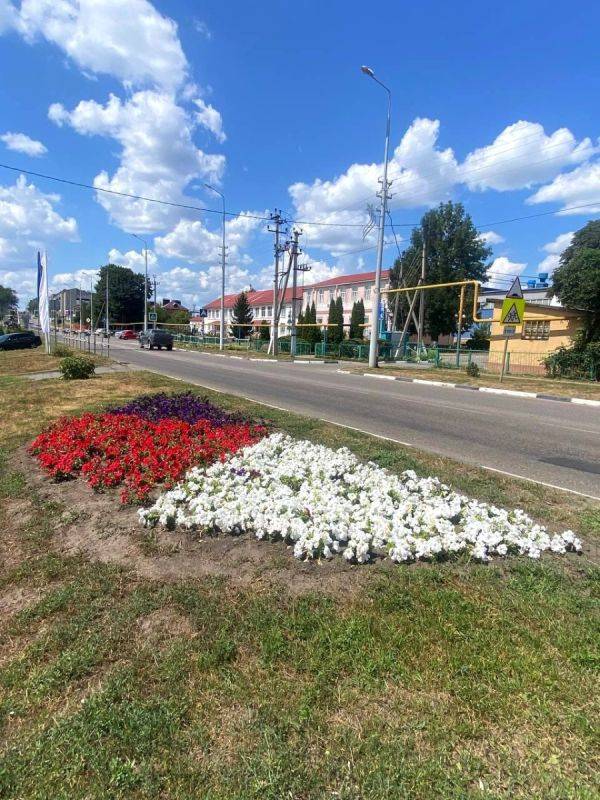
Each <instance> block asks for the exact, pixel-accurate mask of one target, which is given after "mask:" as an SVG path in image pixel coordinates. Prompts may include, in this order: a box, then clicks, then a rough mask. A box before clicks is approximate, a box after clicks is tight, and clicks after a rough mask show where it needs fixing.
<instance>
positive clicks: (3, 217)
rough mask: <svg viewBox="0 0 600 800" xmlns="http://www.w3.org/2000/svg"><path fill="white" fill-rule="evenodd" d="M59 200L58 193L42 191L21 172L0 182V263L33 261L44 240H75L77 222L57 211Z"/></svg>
mask: <svg viewBox="0 0 600 800" xmlns="http://www.w3.org/2000/svg"><path fill="white" fill-rule="evenodd" d="M59 202H60V195H57V194H44V193H43V192H41V191H40V190H39V189H38V188H37V187H36V186H35V185H34V184H33V183H27V179H26V178H25V176H24V175H19V177H18V178H17V180H16V181H15V183H14V184H13V185H12V186H1V185H0V266H4V267H6V268H12V267H15V266H18V265H26V264H32V263H35V258H36V252H37V250H39V249H41V248H43V247H44V246H45V244H46V243H47V242H49V241H56V240H60V239H62V240H66V241H69V242H75V241H77V240H78V235H77V222H76V220H75V219H74V217H62V216H61V215H60V214H59V213H58V211H56V209H55V206H56V205H57V204H58V203H59Z"/></svg>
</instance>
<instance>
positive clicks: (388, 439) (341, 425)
mask: <svg viewBox="0 0 600 800" xmlns="http://www.w3.org/2000/svg"><path fill="white" fill-rule="evenodd" d="M319 422H326V423H327V424H328V425H336V426H337V427H338V428H348V430H350V431H356V432H357V433H364V434H366V435H367V436H373V437H374V438H375V439H383V440H384V441H385V442H394V444H401V445H402V447H414V446H415V445H414V444H411V443H410V442H403V441H401V440H400V439H392V437H391V436H382V435H381V434H380V433H373V432H372V431H366V430H364V428H355V427H354V426H353V425H344V423H343V422H334V421H333V420H332V419H325V417H319Z"/></svg>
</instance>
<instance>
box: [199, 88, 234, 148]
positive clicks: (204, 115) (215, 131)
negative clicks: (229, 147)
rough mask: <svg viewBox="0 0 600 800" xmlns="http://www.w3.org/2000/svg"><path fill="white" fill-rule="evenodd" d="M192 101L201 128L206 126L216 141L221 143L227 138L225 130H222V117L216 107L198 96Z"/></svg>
mask: <svg viewBox="0 0 600 800" xmlns="http://www.w3.org/2000/svg"><path fill="white" fill-rule="evenodd" d="M194 103H195V104H196V106H197V108H198V111H197V112H196V120H197V122H198V123H199V124H200V125H202V127H203V128H206V130H208V131H210V132H211V133H212V135H213V136H214V137H215V139H216V140H217V142H220V143H221V144H223V142H224V141H225V139H227V136H225V132H224V130H223V119H222V117H221V114H220V113H219V112H218V111H217V109H216V108H213V107H212V106H211V105H209V104H208V103H205V102H204V100H201V99H200V98H197V99H196V100H194Z"/></svg>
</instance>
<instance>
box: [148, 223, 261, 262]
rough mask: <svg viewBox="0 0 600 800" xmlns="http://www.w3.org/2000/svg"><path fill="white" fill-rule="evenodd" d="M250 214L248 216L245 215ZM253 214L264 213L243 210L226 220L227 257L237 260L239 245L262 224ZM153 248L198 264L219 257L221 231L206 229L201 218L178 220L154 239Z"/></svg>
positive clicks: (245, 242)
mask: <svg viewBox="0 0 600 800" xmlns="http://www.w3.org/2000/svg"><path fill="white" fill-rule="evenodd" d="M249 215H252V216H249ZM255 216H265V212H264V211H262V212H261V211H259V212H246V215H245V213H244V212H242V214H240V215H239V216H237V217H232V218H231V219H229V220H228V221H227V222H226V225H225V228H226V242H227V248H228V251H227V255H228V258H230V259H231V258H233V259H237V260H239V259H240V257H241V252H240V251H241V248H243V247H245V246H246V245H247V244H248V241H249V239H250V237H251V236H252V234H253V233H254V232H255V231H256V230H258V229H259V228H260V226H261V225H264V222H262V220H260V219H255V218H254V217H255ZM154 243H155V247H156V251H157V252H158V253H160V255H163V256H166V257H167V258H176V259H182V260H184V261H188V262H189V263H190V264H198V263H201V262H203V261H204V262H206V261H217V260H219V259H220V257H221V244H222V238H221V232H220V231H219V230H209V229H208V228H207V227H206V225H205V223H204V222H203V221H202V220H198V219H195V220H191V219H181V220H179V222H178V223H177V224H176V225H175V227H174V228H173V230H171V231H170V232H169V233H167V234H166V235H165V236H157V237H156V239H155V240H154Z"/></svg>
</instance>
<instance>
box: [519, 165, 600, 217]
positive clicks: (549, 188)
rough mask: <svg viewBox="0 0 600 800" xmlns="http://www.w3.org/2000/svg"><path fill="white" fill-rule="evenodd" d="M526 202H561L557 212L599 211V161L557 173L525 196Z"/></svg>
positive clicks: (583, 212) (584, 212) (593, 212)
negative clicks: (576, 207) (536, 189)
mask: <svg viewBox="0 0 600 800" xmlns="http://www.w3.org/2000/svg"><path fill="white" fill-rule="evenodd" d="M527 202H528V203H562V204H563V209H561V210H560V211H558V213H559V214H565V215H569V214H571V215H572V214H598V213H600V161H595V162H593V163H589V164H582V165H581V166H580V167H577V169H574V170H573V171H572V172H566V173H564V174H562V175H558V176H557V177H556V178H555V179H554V180H553V181H552V183H549V184H547V185H546V186H542V187H541V188H540V189H538V191H537V192H536V193H535V194H533V195H531V197H529V198H527ZM580 205H586V206H587V207H586V208H580V209H571V210H568V207H569V206H580Z"/></svg>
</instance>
